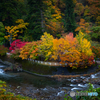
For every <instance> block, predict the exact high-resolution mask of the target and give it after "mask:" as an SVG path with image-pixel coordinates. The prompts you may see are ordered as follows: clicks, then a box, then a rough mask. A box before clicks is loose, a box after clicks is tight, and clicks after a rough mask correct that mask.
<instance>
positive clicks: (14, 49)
mask: <svg viewBox="0 0 100 100" xmlns="http://www.w3.org/2000/svg"><path fill="white" fill-rule="evenodd" d="M26 43H27V42H22V41H21V40H20V39H16V40H15V41H13V42H12V43H11V46H10V47H9V50H11V52H10V53H11V54H12V55H11V57H13V58H15V59H18V58H19V55H20V48H22V47H23V46H24V45H25V44H26Z"/></svg>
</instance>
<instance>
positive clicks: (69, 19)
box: [64, 0, 75, 32]
mask: <svg viewBox="0 0 100 100" xmlns="http://www.w3.org/2000/svg"><path fill="white" fill-rule="evenodd" d="M64 3H65V5H66V6H65V10H64V13H65V17H64V19H65V22H64V24H65V32H74V30H75V16H74V6H75V5H74V2H73V0H64Z"/></svg>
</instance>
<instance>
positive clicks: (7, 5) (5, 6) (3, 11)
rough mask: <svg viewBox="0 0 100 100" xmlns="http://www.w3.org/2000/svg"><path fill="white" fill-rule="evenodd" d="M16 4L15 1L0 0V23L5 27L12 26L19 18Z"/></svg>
mask: <svg viewBox="0 0 100 100" xmlns="http://www.w3.org/2000/svg"><path fill="white" fill-rule="evenodd" d="M17 4H18V2H17V1H16V0H0V21H1V22H3V23H4V25H5V26H8V25H10V26H11V25H14V23H15V21H16V20H17V19H18V18H19V16H18V15H19V14H18V11H17V9H18V8H17Z"/></svg>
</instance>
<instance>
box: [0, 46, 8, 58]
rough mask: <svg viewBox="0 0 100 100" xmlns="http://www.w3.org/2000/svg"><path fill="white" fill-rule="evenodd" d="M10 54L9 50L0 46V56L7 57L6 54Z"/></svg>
mask: <svg viewBox="0 0 100 100" xmlns="http://www.w3.org/2000/svg"><path fill="white" fill-rule="evenodd" d="M7 52H8V48H6V47H4V46H3V45H0V55H1V56H3V55H6V53H7Z"/></svg>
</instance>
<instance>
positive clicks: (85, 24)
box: [75, 18, 91, 34]
mask: <svg viewBox="0 0 100 100" xmlns="http://www.w3.org/2000/svg"><path fill="white" fill-rule="evenodd" d="M78 25H79V26H78V27H77V28H76V29H75V31H80V30H82V31H83V32H84V33H87V34H88V33H90V32H91V31H90V23H88V22H85V20H84V19H82V18H81V19H80V22H79V23H78Z"/></svg>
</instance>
